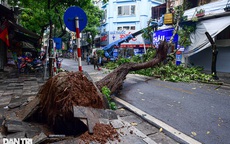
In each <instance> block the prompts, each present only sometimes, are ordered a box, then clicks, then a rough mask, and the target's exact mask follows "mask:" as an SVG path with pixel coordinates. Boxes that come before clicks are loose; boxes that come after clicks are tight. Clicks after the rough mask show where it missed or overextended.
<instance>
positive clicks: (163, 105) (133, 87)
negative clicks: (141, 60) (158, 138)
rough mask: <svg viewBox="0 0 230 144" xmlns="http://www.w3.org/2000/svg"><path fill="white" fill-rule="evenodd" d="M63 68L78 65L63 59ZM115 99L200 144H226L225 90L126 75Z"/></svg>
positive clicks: (90, 69) (89, 68) (228, 95)
mask: <svg viewBox="0 0 230 144" xmlns="http://www.w3.org/2000/svg"><path fill="white" fill-rule="evenodd" d="M67 65H68V66H67ZM63 68H64V69H69V70H74V69H75V68H76V70H77V68H78V67H77V62H75V61H73V60H68V59H65V60H64V61H63ZM83 70H86V71H88V72H89V74H93V75H98V76H99V77H100V74H102V75H106V72H101V71H97V70H94V69H93V65H84V66H83ZM118 97H119V98H120V99H123V100H124V101H126V102H128V103H130V104H131V105H133V106H135V107H137V108H139V109H140V110H142V111H144V112H146V113H147V114H149V115H151V116H153V117H155V118H157V119H159V120H161V121H163V122H165V123H167V124H168V125H170V126H172V127H173V128H175V129H177V130H179V131H181V132H182V133H184V134H186V135H188V136H190V137H192V138H194V139H196V140H198V141H200V142H202V143H207V144H216V143H219V144H226V143H228V142H229V138H228V134H229V132H230V130H229V128H230V121H229V120H230V115H229V112H228V110H229V109H230V105H229V101H230V92H229V90H228V89H221V88H219V86H216V85H209V84H201V83H172V82H166V81H160V80H157V79H154V78H148V77H142V76H138V75H128V76H127V79H126V80H125V82H124V86H123V90H122V91H121V93H120V95H119V96H118Z"/></svg>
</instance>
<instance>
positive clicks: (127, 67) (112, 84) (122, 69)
mask: <svg viewBox="0 0 230 144" xmlns="http://www.w3.org/2000/svg"><path fill="white" fill-rule="evenodd" d="M168 48H169V45H168V43H167V42H166V41H161V42H160V44H159V46H158V49H157V53H156V56H155V58H154V59H152V60H150V61H148V62H145V63H125V64H123V65H120V66H119V67H118V68H116V69H115V70H114V71H113V72H111V73H110V74H108V75H107V76H106V77H104V78H103V79H101V80H100V81H97V82H96V85H97V87H98V89H99V90H101V88H102V87H103V86H106V87H108V88H109V89H110V91H111V94H113V93H115V92H116V91H117V90H119V89H121V87H122V84H123V81H124V80H125V78H126V75H127V74H128V73H129V72H130V71H136V70H140V69H145V68H149V67H154V66H155V65H157V64H159V63H160V62H162V61H164V60H165V59H166V57H167V52H168Z"/></svg>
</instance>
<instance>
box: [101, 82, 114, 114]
mask: <svg viewBox="0 0 230 144" xmlns="http://www.w3.org/2000/svg"><path fill="white" fill-rule="evenodd" d="M101 90H102V94H104V95H105V97H106V98H107V100H108V103H109V108H110V109H112V110H116V109H117V106H116V104H115V102H112V99H111V91H110V89H109V88H108V87H106V86H103V87H102V89H101Z"/></svg>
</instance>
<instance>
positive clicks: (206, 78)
mask: <svg viewBox="0 0 230 144" xmlns="http://www.w3.org/2000/svg"><path fill="white" fill-rule="evenodd" d="M155 54H156V51H155V50H151V49H150V50H148V51H147V54H144V55H142V56H140V55H137V56H133V57H132V58H131V59H125V58H120V59H119V60H117V61H116V62H109V63H107V64H106V65H105V67H106V68H108V69H110V70H112V69H115V68H117V67H118V66H119V65H121V64H123V63H128V62H135V63H142V62H146V61H149V60H151V59H153V58H154V56H155ZM202 70H203V69H202V68H201V67H189V68H185V67H184V66H183V65H180V66H177V65H176V64H175V62H174V61H169V62H168V63H167V64H163V63H161V64H159V65H158V66H156V67H152V68H147V69H141V70H138V71H132V72H130V73H133V74H140V75H145V76H150V77H152V76H155V77H158V78H160V79H161V80H165V81H172V82H191V81H199V82H205V83H208V82H213V78H212V75H208V74H204V73H202Z"/></svg>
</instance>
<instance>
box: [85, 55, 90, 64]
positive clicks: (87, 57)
mask: <svg viewBox="0 0 230 144" xmlns="http://www.w3.org/2000/svg"><path fill="white" fill-rule="evenodd" d="M86 61H87V64H88V65H89V62H90V58H89V54H88V53H87V55H86Z"/></svg>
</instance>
